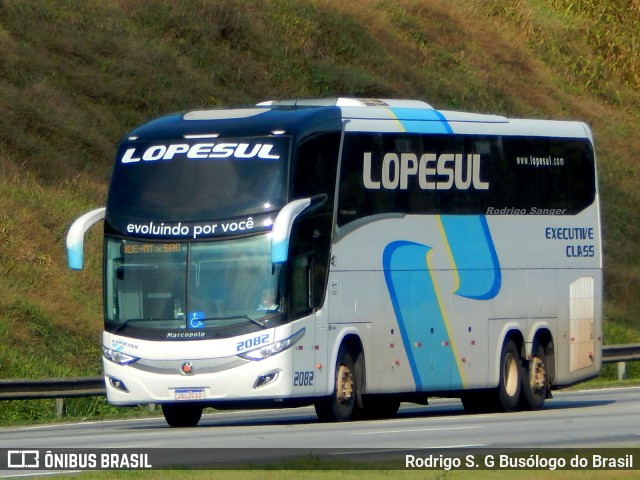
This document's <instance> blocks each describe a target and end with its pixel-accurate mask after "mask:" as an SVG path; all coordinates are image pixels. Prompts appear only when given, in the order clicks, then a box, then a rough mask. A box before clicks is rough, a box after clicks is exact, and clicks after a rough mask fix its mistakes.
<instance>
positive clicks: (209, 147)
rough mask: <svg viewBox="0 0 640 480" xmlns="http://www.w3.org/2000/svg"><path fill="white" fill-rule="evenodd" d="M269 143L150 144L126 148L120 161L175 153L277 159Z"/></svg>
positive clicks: (153, 158)
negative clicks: (141, 147) (139, 147)
mask: <svg viewBox="0 0 640 480" xmlns="http://www.w3.org/2000/svg"><path fill="white" fill-rule="evenodd" d="M272 150H273V145H272V144H270V143H254V144H251V143H196V144H194V145H189V144H187V143H175V144H173V143H172V144H170V145H151V146H149V147H147V148H144V149H140V150H138V148H128V149H127V150H126V151H125V152H124V155H122V158H121V159H120V161H121V162H122V163H137V162H140V161H143V162H155V161H158V160H171V159H173V158H174V157H175V156H176V155H182V156H185V157H187V158H189V159H192V160H202V159H209V158H212V159H221V158H230V157H233V158H237V159H251V158H259V159H262V160H278V159H279V158H280V155H277V154H275V153H272Z"/></svg>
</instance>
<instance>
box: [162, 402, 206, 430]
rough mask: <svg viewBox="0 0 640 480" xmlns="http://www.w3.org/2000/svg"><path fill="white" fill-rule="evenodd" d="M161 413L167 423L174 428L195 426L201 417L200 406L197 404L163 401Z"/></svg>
mask: <svg viewBox="0 0 640 480" xmlns="http://www.w3.org/2000/svg"><path fill="white" fill-rule="evenodd" d="M162 413H163V415H164V419H165V420H166V421H167V423H168V424H169V425H170V426H172V427H175V428H184V427H195V426H196V425H198V422H199V421H200V417H202V406H200V405H197V404H176V403H163V404H162Z"/></svg>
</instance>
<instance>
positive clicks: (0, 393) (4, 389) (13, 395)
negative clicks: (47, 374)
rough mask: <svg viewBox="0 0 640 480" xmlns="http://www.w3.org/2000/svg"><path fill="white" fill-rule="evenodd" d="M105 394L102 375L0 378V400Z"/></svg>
mask: <svg viewBox="0 0 640 480" xmlns="http://www.w3.org/2000/svg"><path fill="white" fill-rule="evenodd" d="M104 395H106V389H105V386H104V377H71V378H47V379H44V380H23V379H16V380H13V379H11V380H0V400H30V399H40V398H72V397H98V396H104Z"/></svg>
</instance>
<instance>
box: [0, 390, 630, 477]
mask: <svg viewBox="0 0 640 480" xmlns="http://www.w3.org/2000/svg"><path fill="white" fill-rule="evenodd" d="M168 447H171V448H172V449H179V450H180V451H181V452H184V451H194V450H197V449H202V448H215V449H224V450H221V451H225V452H236V454H235V456H236V457H234V458H242V459H243V460H245V461H246V460H249V459H253V460H255V461H260V460H261V459H264V458H267V457H269V458H272V457H273V452H274V451H278V450H279V449H282V451H285V450H287V449H296V450H295V451H305V450H307V451H313V450H314V449H315V450H322V449H331V450H332V451H333V452H340V451H355V450H359V449H367V451H375V452H383V451H392V450H395V449H428V450H433V449H438V450H441V451H442V450H451V449H465V448H467V449H482V448H492V449H502V448H513V447H523V448H524V447H526V448H532V449H538V448H548V447H562V448H574V447H575V448H577V447H591V448H604V447H626V448H628V447H634V448H638V447H640V387H635V388H621V389H605V390H589V391H564V392H554V399H552V400H548V401H547V402H546V404H545V407H544V409H543V410H541V411H537V412H518V413H510V414H489V415H470V414H466V413H465V412H464V410H463V408H462V405H461V404H460V402H459V401H458V400H449V399H434V400H433V401H432V403H431V404H430V405H429V406H416V405H411V404H403V406H402V407H401V409H400V412H399V413H398V415H397V416H396V417H394V418H391V419H388V420H375V421H358V422H348V423H320V422H318V420H317V419H316V416H315V412H314V410H313V409H312V408H298V409H289V410H259V411H258V410H255V411H241V412H220V413H215V414H209V415H204V416H203V418H202V420H201V421H200V424H199V425H198V427H195V428H186V429H174V428H170V427H168V426H167V424H166V423H165V422H164V419H163V418H161V417H159V418H146V419H129V420H118V421H103V422H82V423H73V424H56V425H42V426H34V427H19V428H0V449H94V448H95V449H105V448H109V449H110V448H114V449H116V448H117V449H134V450H135V449H138V450H140V449H158V448H168ZM274 449H275V450H274ZM232 456H234V455H232ZM249 457H251V458H249ZM0 476H5V477H6V476H7V472H6V471H3V472H0Z"/></svg>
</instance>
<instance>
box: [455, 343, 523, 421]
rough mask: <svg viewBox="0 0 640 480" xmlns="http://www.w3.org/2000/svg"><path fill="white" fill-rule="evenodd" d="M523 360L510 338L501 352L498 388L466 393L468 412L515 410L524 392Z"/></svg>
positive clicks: (465, 407) (463, 400)
mask: <svg viewBox="0 0 640 480" xmlns="http://www.w3.org/2000/svg"><path fill="white" fill-rule="evenodd" d="M522 376H523V375H522V361H521V359H520V354H519V353H518V348H517V347H516V345H515V343H513V340H511V339H510V338H508V339H507V340H505V342H504V345H502V351H501V353H500V380H499V383H498V387H497V388H493V389H489V390H474V391H470V392H468V393H465V394H464V395H463V396H462V398H461V400H462V405H463V406H464V409H465V411H466V412H468V413H491V412H513V411H515V410H516V409H517V408H518V405H519V402H520V396H521V393H522Z"/></svg>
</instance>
